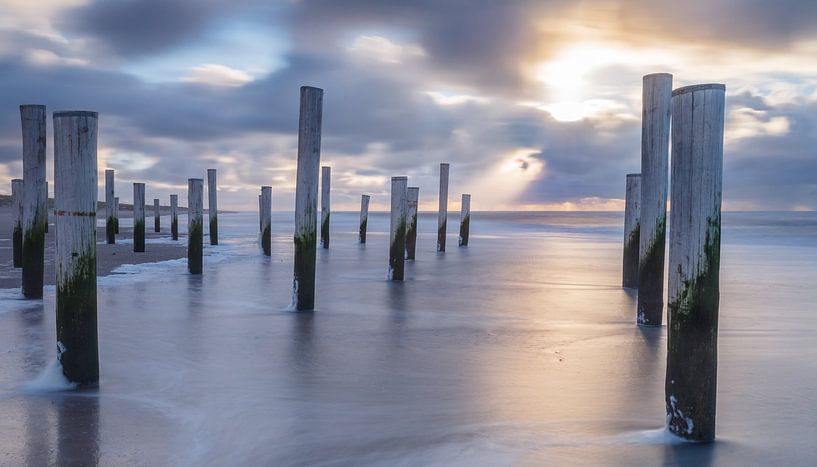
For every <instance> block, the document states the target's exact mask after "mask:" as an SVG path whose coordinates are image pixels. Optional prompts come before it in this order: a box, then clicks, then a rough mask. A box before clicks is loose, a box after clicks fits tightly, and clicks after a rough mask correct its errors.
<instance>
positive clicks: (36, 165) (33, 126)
mask: <svg viewBox="0 0 817 467" xmlns="http://www.w3.org/2000/svg"><path fill="white" fill-rule="evenodd" d="M45 114H46V112H45V106H44V105H21V106H20V120H21V123H22V127H23V180H24V183H23V232H22V236H23V286H22V289H23V296H25V297H26V298H42V296H43V271H44V261H45V232H46V228H47V225H48V224H47V223H48V212H47V209H48V198H47V196H46V188H45V140H46V133H45Z"/></svg>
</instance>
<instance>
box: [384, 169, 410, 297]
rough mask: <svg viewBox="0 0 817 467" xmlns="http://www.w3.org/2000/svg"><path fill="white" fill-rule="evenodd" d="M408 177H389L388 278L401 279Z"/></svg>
mask: <svg viewBox="0 0 817 467" xmlns="http://www.w3.org/2000/svg"><path fill="white" fill-rule="evenodd" d="M407 188H408V178H407V177H392V178H391V222H390V227H391V228H390V234H389V273H388V280H390V281H401V280H403V270H404V266H405V251H406V213H407V212H408V199H407Z"/></svg>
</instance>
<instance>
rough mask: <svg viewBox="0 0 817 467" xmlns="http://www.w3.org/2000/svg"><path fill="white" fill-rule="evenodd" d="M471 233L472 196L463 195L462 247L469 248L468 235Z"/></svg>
mask: <svg viewBox="0 0 817 467" xmlns="http://www.w3.org/2000/svg"><path fill="white" fill-rule="evenodd" d="M470 231H471V195H469V194H467V193H465V194H463V195H462V208H461V210H460V246H468V235H469V233H470Z"/></svg>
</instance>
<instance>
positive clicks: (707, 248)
mask: <svg viewBox="0 0 817 467" xmlns="http://www.w3.org/2000/svg"><path fill="white" fill-rule="evenodd" d="M725 94H726V87H725V86H724V85H723V84H702V85H695V86H687V87H683V88H679V89H676V90H675V91H673V93H672V193H671V198H670V205H671V206H672V211H671V212H670V227H671V228H670V239H669V284H668V286H669V287H668V289H669V290H668V296H667V303H668V307H667V308H668V322H669V323H668V332H667V376H666V381H665V398H666V399H665V402H666V411H667V424H668V428H669V431H670V432H671V433H673V434H675V435H677V436H680V437H682V438H685V439H688V440H691V441H705V442H706V441H712V440H714V439H715V399H716V395H717V379H718V369H717V366H718V306H719V301H720V285H719V281H720V278H719V275H720V247H721V192H722V186H723V126H724V100H725Z"/></svg>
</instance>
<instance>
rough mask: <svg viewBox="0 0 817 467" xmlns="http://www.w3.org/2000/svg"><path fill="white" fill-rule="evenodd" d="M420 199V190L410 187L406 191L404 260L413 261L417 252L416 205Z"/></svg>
mask: <svg viewBox="0 0 817 467" xmlns="http://www.w3.org/2000/svg"><path fill="white" fill-rule="evenodd" d="M419 199H420V188H419V187H416V186H410V187H408V188H407V189H406V200H407V203H408V208H407V209H408V210H407V211H406V259H410V260H412V261H413V260H414V258H415V257H416V252H417V204H418V203H419Z"/></svg>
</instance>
